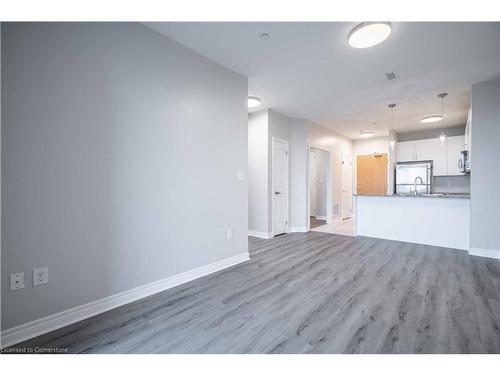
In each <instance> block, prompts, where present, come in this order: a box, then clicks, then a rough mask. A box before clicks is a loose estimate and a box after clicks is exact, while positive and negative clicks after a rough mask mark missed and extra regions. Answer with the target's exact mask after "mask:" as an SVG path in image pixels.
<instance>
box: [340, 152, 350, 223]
mask: <svg viewBox="0 0 500 375" xmlns="http://www.w3.org/2000/svg"><path fill="white" fill-rule="evenodd" d="M351 216H352V158H351V156H347V155H343V156H342V219H343V220H345V219H348V218H350V217H351Z"/></svg>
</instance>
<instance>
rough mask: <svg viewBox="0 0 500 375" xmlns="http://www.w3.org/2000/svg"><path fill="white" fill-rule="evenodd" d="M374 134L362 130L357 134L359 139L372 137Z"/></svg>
mask: <svg viewBox="0 0 500 375" xmlns="http://www.w3.org/2000/svg"><path fill="white" fill-rule="evenodd" d="M374 134H375V132H366V131H362V130H361V131H360V132H359V136H360V137H373V135H374Z"/></svg>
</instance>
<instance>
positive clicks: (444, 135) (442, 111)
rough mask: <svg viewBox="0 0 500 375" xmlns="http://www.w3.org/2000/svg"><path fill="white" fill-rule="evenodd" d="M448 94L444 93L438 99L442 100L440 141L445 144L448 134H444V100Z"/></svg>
mask: <svg viewBox="0 0 500 375" xmlns="http://www.w3.org/2000/svg"><path fill="white" fill-rule="evenodd" d="M447 95H448V93H446V92H442V93H441V94H439V95H438V98H440V99H441V134H440V135H439V140H440V141H441V143H444V140H445V139H446V134H444V98H446V96H447Z"/></svg>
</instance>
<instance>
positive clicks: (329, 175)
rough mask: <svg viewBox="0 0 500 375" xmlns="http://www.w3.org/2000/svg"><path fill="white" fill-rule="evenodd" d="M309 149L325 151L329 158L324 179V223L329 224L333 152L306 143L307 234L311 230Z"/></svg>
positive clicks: (331, 209)
mask: <svg viewBox="0 0 500 375" xmlns="http://www.w3.org/2000/svg"><path fill="white" fill-rule="evenodd" d="M311 148H316V149H318V150H321V151H325V152H327V153H328V155H329V156H330V157H329V158H328V163H329V168H328V175H327V179H326V223H327V224H330V223H332V222H333V151H332V150H330V149H328V148H325V147H321V146H318V145H316V144H313V143H309V142H307V177H306V178H307V185H306V186H307V207H306V210H307V221H306V223H307V231H308V232H309V231H310V230H311V216H310V214H309V212H310V207H311V191H310V186H309V181H310V178H311V171H310V170H309V165H310V164H309V163H310V161H309V151H310V150H311Z"/></svg>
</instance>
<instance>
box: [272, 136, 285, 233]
mask: <svg viewBox="0 0 500 375" xmlns="http://www.w3.org/2000/svg"><path fill="white" fill-rule="evenodd" d="M272 166H273V171H272V176H273V185H272V186H273V190H272V197H273V198H272V200H273V234H274V235H278V234H281V233H286V231H287V227H288V142H287V141H284V140H281V139H277V138H273V164H272Z"/></svg>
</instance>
